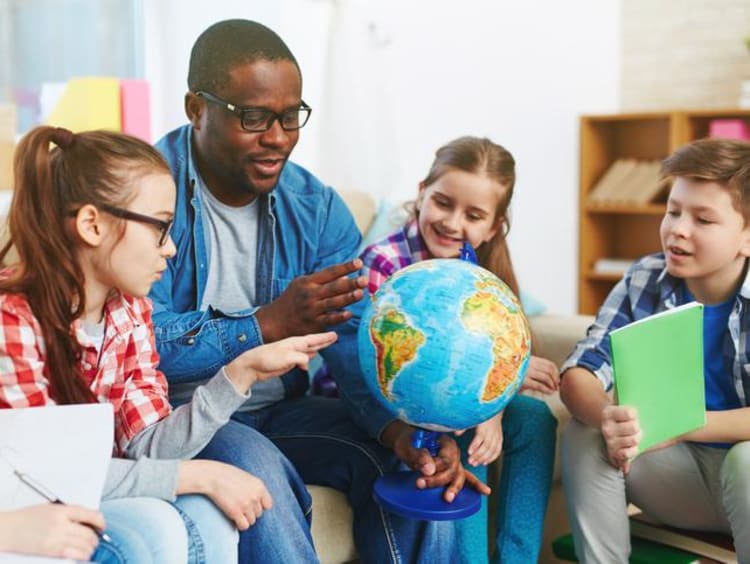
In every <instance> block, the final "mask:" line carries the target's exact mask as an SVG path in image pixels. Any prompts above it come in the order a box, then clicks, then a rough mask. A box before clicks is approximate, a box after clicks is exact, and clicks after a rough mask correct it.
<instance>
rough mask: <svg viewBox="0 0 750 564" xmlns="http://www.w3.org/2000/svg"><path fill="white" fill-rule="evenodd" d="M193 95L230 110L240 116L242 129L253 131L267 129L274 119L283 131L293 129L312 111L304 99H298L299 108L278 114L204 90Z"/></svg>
mask: <svg viewBox="0 0 750 564" xmlns="http://www.w3.org/2000/svg"><path fill="white" fill-rule="evenodd" d="M195 95H196V96H200V97H201V98H205V99H206V100H208V101H209V102H213V103H214V104H217V105H219V106H221V107H222V108H224V109H225V110H228V111H230V112H232V113H233V114H234V115H236V116H237V117H239V118H240V123H241V124H242V129H244V130H245V131H252V132H253V133H260V132H262V131H268V130H269V129H271V126H272V125H273V122H274V121H278V122H279V125H281V129H283V130H284V131H294V130H296V129H299V128H301V127H304V126H305V124H306V123H307V120H308V119H310V113H311V112H312V108H311V107H310V106H308V105H307V104H305V102H304V101H300V106H299V108H292V109H289V110H284V111H283V112H281V113H280V114H278V113H276V112H274V111H272V110H269V109H267V108H249V107H244V108H243V107H238V106H235V105H234V104H230V103H229V102H227V101H226V100H222V99H221V98H219V97H217V96H214V95H213V94H211V93H210V92H206V91H204V90H199V91H198V92H196V93H195Z"/></svg>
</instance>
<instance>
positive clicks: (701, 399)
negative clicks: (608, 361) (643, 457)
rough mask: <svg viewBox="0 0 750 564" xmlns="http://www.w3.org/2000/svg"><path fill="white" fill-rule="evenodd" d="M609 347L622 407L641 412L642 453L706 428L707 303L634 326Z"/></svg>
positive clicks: (624, 329)
mask: <svg viewBox="0 0 750 564" xmlns="http://www.w3.org/2000/svg"><path fill="white" fill-rule="evenodd" d="M610 342H611V345H612V368H613V371H614V379H615V393H616V397H617V403H618V404H620V405H632V406H633V407H635V408H637V409H638V420H639V422H640V425H641V430H642V431H643V439H642V440H641V444H640V447H639V451H640V452H643V451H644V450H646V449H647V448H649V447H652V446H654V445H656V444H659V443H661V442H663V441H666V440H668V439H673V438H674V437H677V436H678V435H682V434H683V433H687V432H688V431H692V430H694V429H698V428H700V427H703V426H704V425H705V424H706V400H705V391H704V378H703V305H702V304H699V303H698V302H690V303H688V304H685V305H682V306H679V307H676V308H673V309H670V310H666V311H663V312H661V313H657V314H654V315H652V316H650V317H647V318H645V319H640V320H638V321H634V322H633V323H630V324H628V325H626V326H624V327H620V328H619V329H615V330H614V331H612V332H611V333H610Z"/></svg>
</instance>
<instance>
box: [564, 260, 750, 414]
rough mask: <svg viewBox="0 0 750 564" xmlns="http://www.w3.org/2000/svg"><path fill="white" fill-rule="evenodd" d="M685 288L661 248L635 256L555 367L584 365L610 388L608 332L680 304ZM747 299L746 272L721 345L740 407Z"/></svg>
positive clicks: (749, 329) (749, 342)
mask: <svg viewBox="0 0 750 564" xmlns="http://www.w3.org/2000/svg"><path fill="white" fill-rule="evenodd" d="M685 291H686V288H685V284H684V282H683V280H682V279H681V278H675V277H674V276H671V275H670V274H669V273H668V272H667V269H666V262H665V259H664V255H663V254H662V253H658V254H653V255H648V256H646V257H643V258H642V259H640V260H638V261H637V262H636V263H635V264H633V265H632V266H631V267H630V268H629V269H628V271H627V272H626V273H625V276H624V277H623V279H622V280H620V282H618V283H617V285H616V286H615V287H614V288H613V289H612V291H611V292H610V294H609V296H607V299H606V300H605V302H604V305H602V307H601V309H600V310H599V313H598V314H597V316H596V320H595V321H594V324H593V325H592V326H591V327H589V329H588V331H587V334H586V337H585V338H583V339H581V340H580V341H579V342H578V344H577V345H576V348H575V350H574V351H573V353H572V354H571V355H570V356H569V357H568V359H567V360H566V361H565V363H564V364H563V366H562V368H561V369H560V370H561V372H564V371H565V370H567V369H568V368H572V367H574V366H580V367H583V368H586V369H588V370H590V371H591V372H593V373H594V374H595V375H596V377H597V378H598V379H599V381H600V382H601V383H602V386H604V389H605V390H607V391H609V390H610V388H611V387H612V384H613V379H612V353H611V349H610V343H609V333H610V332H611V331H613V330H614V329H617V328H618V327H622V326H623V325H627V324H628V323H631V322H633V321H637V320H639V319H643V318H644V317H648V316H649V315H652V314H654V313H658V312H660V311H664V310H667V309H671V308H673V307H675V306H677V305H680V304H682V303H685V302H686V301H687V299H686V296H685ZM749 304H750V272H748V274H746V275H745V280H744V281H743V282H742V286H741V287H740V290H739V292H738V294H737V297H736V299H735V303H734V306H733V307H732V311H731V313H730V314H729V322H728V324H727V330H726V331H725V333H724V339H723V344H722V356H723V358H724V363H725V366H726V367H727V369H728V370H731V373H732V376H733V380H734V388H735V390H736V391H737V396H738V397H739V399H740V403H741V404H742V405H744V406H747V405H748V398H749V397H750V364H749V362H750V338H748V336H749V335H748V334H749V333H750V317H749V316H748V305H749Z"/></svg>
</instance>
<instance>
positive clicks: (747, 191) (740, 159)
mask: <svg viewBox="0 0 750 564" xmlns="http://www.w3.org/2000/svg"><path fill="white" fill-rule="evenodd" d="M662 174H663V175H664V176H672V177H675V176H682V177H685V178H690V179H692V180H699V181H703V182H716V183H717V184H721V185H722V186H724V187H725V188H727V190H729V192H730V194H731V196H732V203H733V204H734V207H735V209H736V210H737V211H739V212H740V213H741V214H742V216H743V217H744V218H745V224H746V225H747V224H748V223H749V222H750V143H748V142H746V141H738V140H734V139H718V138H706V139H699V140H698V141H693V142H692V143H689V144H687V145H685V146H683V147H680V148H679V149H677V150H676V151H675V152H674V153H672V154H671V155H670V156H669V157H667V158H666V159H664V161H663V162H662Z"/></svg>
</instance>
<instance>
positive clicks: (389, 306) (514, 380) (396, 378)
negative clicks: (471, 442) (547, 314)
mask: <svg viewBox="0 0 750 564" xmlns="http://www.w3.org/2000/svg"><path fill="white" fill-rule="evenodd" d="M357 339H358V348H359V357H360V363H361V366H362V372H363V374H364V377H365V379H366V381H367V384H368V386H369V388H370V390H371V391H372V393H373V394H375V396H376V397H377V398H378V399H379V400H380V401H381V403H382V404H383V405H384V406H385V407H386V408H387V409H388V410H390V411H391V412H392V413H393V414H394V415H395V416H396V417H398V418H399V419H401V420H403V421H406V422H408V423H410V424H412V425H415V426H417V427H422V428H425V429H430V430H434V431H452V430H458V429H468V428H470V427H474V426H476V425H478V424H479V423H481V422H482V421H485V420H487V419H489V418H490V417H492V416H494V415H495V414H497V413H498V412H499V411H501V410H502V409H503V408H504V407H505V406H506V405H507V403H508V402H509V401H510V400H511V399H512V398H513V396H514V395H515V393H516V392H517V391H518V390H519V388H520V387H521V384H522V382H523V379H524V376H525V374H526V368H527V365H528V362H529V355H530V349H531V336H530V332H529V327H528V323H527V321H526V317H525V316H524V314H523V311H522V309H521V306H520V304H519V301H518V299H517V298H516V296H515V295H514V294H513V292H512V291H511V290H510V288H509V287H508V286H507V285H506V284H505V283H504V282H503V281H502V280H500V279H499V278H498V277H497V276H495V275H494V274H492V273H491V272H489V271H487V270H485V269H484V268H482V267H480V266H477V265H475V264H472V263H470V262H467V261H464V260H457V259H431V260H425V261H421V262H417V263H415V264H412V265H410V266H407V267H406V268H403V269H401V270H399V271H397V272H396V273H395V274H394V275H393V276H391V277H390V278H388V279H387V280H386V281H385V282H384V283H383V284H381V286H380V288H378V290H377V292H375V294H373V295H372V296H371V297H370V299H369V300H368V303H367V305H366V306H365V310H364V312H363V315H362V320H361V323H360V326H359V332H358V335H357Z"/></svg>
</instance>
